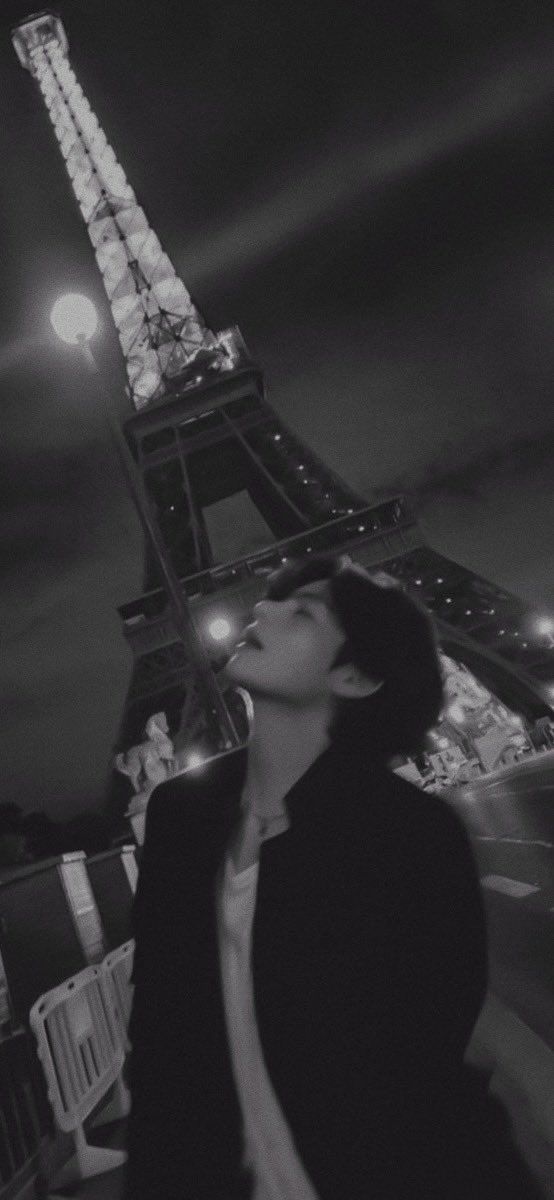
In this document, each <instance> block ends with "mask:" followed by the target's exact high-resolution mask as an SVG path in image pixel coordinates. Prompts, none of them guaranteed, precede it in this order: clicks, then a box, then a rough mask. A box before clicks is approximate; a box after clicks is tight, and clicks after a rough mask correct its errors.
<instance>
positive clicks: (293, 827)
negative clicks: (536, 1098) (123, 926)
mask: <svg viewBox="0 0 554 1200" xmlns="http://www.w3.org/2000/svg"><path fill="white" fill-rule="evenodd" d="M226 672H227V675H228V678H229V679H230V680H231V681H232V682H233V683H234V684H235V685H237V686H241V687H242V688H244V689H246V691H247V692H248V693H249V695H250V697H251V700H252V707H253V724H252V730H251V734H250V738H249V742H248V745H247V746H246V747H241V748H239V749H235V750H233V751H230V752H227V753H224V754H222V755H219V756H216V757H215V758H214V759H213V760H212V761H211V762H208V763H207V764H206V765H205V766H204V767H202V768H197V769H195V771H189V772H188V773H187V774H186V775H182V776H180V777H178V778H174V779H172V780H170V781H168V782H166V783H164V784H162V785H161V786H159V787H158V788H156V790H155V792H154V793H153V794H152V796H151V798H150V802H149V807H148V811H147V819H146V836H145V842H144V847H143V859H142V865H141V871H140V878H139V884H138V889H137V894H136V899H135V909H134V921H135V939H136V949H135V962H134V984H135V994H134V1002H133V1009H132V1015H131V1022H130V1040H131V1044H132V1053H131V1061H130V1076H129V1078H130V1086H131V1092H132V1108H131V1115H130V1121H129V1135H128V1152H129V1161H128V1167H127V1173H126V1185H125V1186H126V1192H125V1194H126V1197H127V1200H155V1198H156V1200H158V1197H160V1196H163V1197H164V1200H366V1198H367V1200H415V1198H416V1197H419V1196H425V1197H426V1200H439V1198H440V1200H469V1198H470V1197H471V1200H485V1198H486V1200H491V1197H493V1196H494V1197H498V1200H500V1197H502V1200H507V1198H508V1197H512V1196H513V1197H514V1200H515V1197H516V1196H517V1200H523V1198H524V1197H527V1196H531V1195H534V1193H533V1191H532V1189H531V1185H530V1183H529V1188H528V1187H527V1184H528V1181H527V1179H526V1176H525V1171H524V1166H523V1164H522V1163H521V1162H520V1160H519V1158H518V1157H517V1156H515V1152H514V1155H512V1156H511V1151H510V1152H508V1151H506V1153H504V1152H502V1153H501V1152H500V1150H499V1147H501V1146H503V1147H504V1149H506V1147H508V1146H509V1130H508V1128H507V1120H506V1117H505V1116H504V1113H503V1112H502V1111H499V1110H498V1109H493V1112H492V1118H491V1111H490V1103H491V1102H489V1101H488V1099H487V1096H486V1092H487V1087H486V1085H487V1080H486V1079H483V1078H482V1077H481V1076H480V1075H479V1074H478V1073H477V1072H475V1071H472V1069H471V1068H469V1067H468V1066H467V1065H466V1064H465V1062H464V1055H465V1051H466V1048H467V1045H468V1042H469V1039H470V1036H471V1032H472V1030H473V1027H474V1025H475V1022H476V1020H477V1017H478V1014H479V1012H480V1009H481V1007H482V1004H483V1001H484V998H485V991H486V986H487V945H486V936H485V926H484V919H483V909H482V902H481V895H480V889H479V883H478V879H477V875H476V871H475V867H474V862H473V857H472V853H471V849H470V845H469V842H468V839H467V837H466V834H465V832H464V829H463V827H462V825H461V823H460V821H459V819H458V817H457V816H456V815H455V813H454V812H453V811H452V810H451V809H450V807H449V806H448V805H447V804H446V802H445V801H444V800H443V799H441V798H439V797H438V796H434V795H430V794H427V793H424V792H423V791H421V790H420V789H418V788H417V787H416V786H415V785H414V784H412V783H410V782H408V781H407V780H405V779H402V778H400V777H398V776H397V775H395V774H394V773H393V772H392V771H390V770H388V768H387V762H388V760H389V759H390V758H391V757H393V756H394V755H398V754H409V753H413V752H414V751H416V750H417V749H420V747H421V743H422V739H423V737H424V734H425V732H426V730H427V729H428V728H429V727H430V726H431V725H432V724H433V722H434V721H435V720H436V718H437V715H438V713H439V711H440V707H441V702H442V679H441V668H440V660H439V657H438V653H437V646H436V640H435V634H434V630H433V626H432V623H431V618H430V617H429V615H428V613H427V612H426V611H425V610H424V609H423V607H420V605H419V604H418V603H417V602H416V601H414V600H412V599H411V598H410V597H409V596H408V595H407V593H406V592H405V591H404V590H403V589H402V587H401V586H400V585H399V584H398V583H396V582H395V581H394V580H392V579H391V578H389V577H387V576H385V575H383V574H381V573H379V574H377V575H371V574H370V573H369V572H368V571H366V570H365V569H364V568H363V567H361V566H359V565H358V564H355V563H352V562H351V561H350V560H348V559H345V558H344V557H341V556H320V557H319V558H316V557H315V556H314V558H313V559H307V560H306V561H304V562H298V563H289V564H286V565H285V566H284V567H283V568H282V569H281V570H279V571H278V572H276V573H275V574H274V575H273V576H272V577H271V578H270V581H269V587H268V591H267V596H266V598H265V599H263V600H261V601H260V602H259V603H258V604H256V605H255V607H254V619H253V621H252V622H251V623H250V624H249V625H248V627H247V628H246V630H245V631H244V633H243V635H242V637H241V639H240V640H239V642H238V644H237V645H236V646H235V648H234V651H233V653H232V655H231V657H230V660H229V662H228V664H227V667H226ZM484 1130H485V1131H486V1132H483V1131H484Z"/></svg>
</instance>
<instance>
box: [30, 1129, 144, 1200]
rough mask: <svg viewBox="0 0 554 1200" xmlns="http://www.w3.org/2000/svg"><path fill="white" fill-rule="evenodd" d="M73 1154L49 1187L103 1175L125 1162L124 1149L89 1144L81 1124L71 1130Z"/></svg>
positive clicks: (64, 1185)
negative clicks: (73, 1146) (73, 1145)
mask: <svg viewBox="0 0 554 1200" xmlns="http://www.w3.org/2000/svg"><path fill="white" fill-rule="evenodd" d="M73 1138H74V1141H75V1154H73V1155H72V1157H71V1158H70V1159H69V1161H68V1162H66V1163H65V1164H64V1166H63V1167H62V1168H61V1170H60V1171H58V1172H57V1174H56V1175H55V1176H54V1178H53V1179H51V1180H50V1181H49V1182H50V1187H51V1188H60V1187H61V1188H63V1187H68V1186H69V1185H70V1184H72V1183H78V1182H80V1180H82V1179H91V1178H92V1177H93V1175H103V1174H104V1172H105V1171H114V1170H115V1168H116V1167H121V1166H123V1163H125V1162H127V1152H126V1151H125V1150H111V1149H110V1148H109V1147H108V1146H91V1145H89V1143H88V1142H87V1139H86V1137H85V1131H84V1129H83V1126H82V1125H78V1126H77V1129H75V1130H74V1132H73Z"/></svg>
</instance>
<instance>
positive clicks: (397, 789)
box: [382, 769, 468, 842]
mask: <svg viewBox="0 0 554 1200" xmlns="http://www.w3.org/2000/svg"><path fill="white" fill-rule="evenodd" d="M382 779H383V784H382V787H383V792H384V798H385V803H386V807H387V811H388V812H389V813H390V815H391V817H393V819H394V820H395V821H398V822H399V823H400V824H401V825H402V826H403V828H405V829H409V831H410V834H411V835H412V834H413V836H414V837H416V838H417V837H421V838H425V839H429V838H430V839H432V840H438V841H444V840H448V841H450V842H467V838H468V835H467V832H466V829H465V826H464V824H463V821H462V820H461V817H460V816H459V815H458V813H457V812H456V810H455V808H454V806H453V804H452V803H451V801H450V800H448V799H447V798H446V796H444V795H442V794H440V793H436V792H426V791H424V790H423V788H420V787H418V786H417V784H415V783H412V781H411V780H409V779H404V778H403V776H401V775H397V774H396V772H394V771H392V770H390V769H387V770H386V772H384V774H383V776H382Z"/></svg>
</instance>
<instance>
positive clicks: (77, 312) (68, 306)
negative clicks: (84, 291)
mask: <svg viewBox="0 0 554 1200" xmlns="http://www.w3.org/2000/svg"><path fill="white" fill-rule="evenodd" d="M50 321H51V323H52V328H53V330H54V333H56V334H57V336H58V337H59V338H61V340H62V342H69V343H70V344H71V345H73V346H78V345H79V344H80V343H82V342H89V341H90V339H91V337H94V334H95V333H96V330H97V328H98V316H97V312H96V309H95V307H94V304H93V303H92V300H89V298H88V296H82V295H81V294H80V293H79V292H68V293H66V295H65V296H60V297H59V299H58V300H56V303H55V304H54V306H53V308H52V312H51V313H50Z"/></svg>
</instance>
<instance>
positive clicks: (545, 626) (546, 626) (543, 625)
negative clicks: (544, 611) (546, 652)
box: [535, 617, 554, 647]
mask: <svg viewBox="0 0 554 1200" xmlns="http://www.w3.org/2000/svg"><path fill="white" fill-rule="evenodd" d="M535 629H536V631H537V633H538V634H539V636H540V637H546V638H548V639H549V645H550V646H551V647H553V646H554V636H553V635H554V620H553V619H552V617H540V618H539V620H538V621H537V623H536V625H535Z"/></svg>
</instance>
